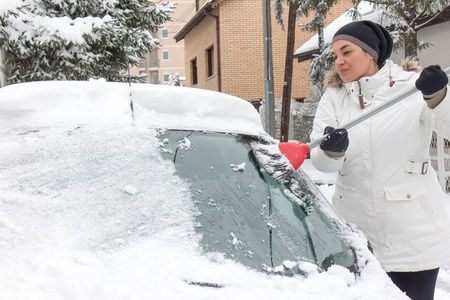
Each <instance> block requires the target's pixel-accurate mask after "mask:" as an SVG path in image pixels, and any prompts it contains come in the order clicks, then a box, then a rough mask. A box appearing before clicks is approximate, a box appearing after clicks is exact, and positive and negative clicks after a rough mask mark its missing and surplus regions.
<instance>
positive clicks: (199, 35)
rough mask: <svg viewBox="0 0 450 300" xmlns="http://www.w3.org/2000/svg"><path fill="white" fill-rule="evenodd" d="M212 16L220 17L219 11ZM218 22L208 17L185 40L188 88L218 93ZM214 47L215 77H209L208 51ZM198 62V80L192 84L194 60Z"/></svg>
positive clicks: (214, 11)
mask: <svg viewBox="0 0 450 300" xmlns="http://www.w3.org/2000/svg"><path fill="white" fill-rule="evenodd" d="M212 14H214V15H218V14H219V13H218V9H215V10H213V11H212ZM216 41H217V39H216V20H215V19H214V18H212V17H206V18H205V19H204V20H203V22H201V23H200V24H199V25H198V26H196V27H195V28H194V29H193V30H192V31H191V32H190V33H189V34H188V35H187V36H186V37H185V39H184V55H185V61H184V64H185V69H186V72H185V74H186V86H194V87H199V88H203V89H208V90H213V91H217V90H218V87H219V84H218V82H219V81H218V76H217V54H218V53H217V49H218V48H217V43H216ZM210 47H214V55H213V56H214V59H213V76H211V77H208V75H207V69H206V67H207V65H206V60H207V58H206V50H207V49H209V48H210ZM194 59H196V60H197V68H198V69H197V80H198V83H197V84H196V85H193V82H192V68H191V63H192V60H194Z"/></svg>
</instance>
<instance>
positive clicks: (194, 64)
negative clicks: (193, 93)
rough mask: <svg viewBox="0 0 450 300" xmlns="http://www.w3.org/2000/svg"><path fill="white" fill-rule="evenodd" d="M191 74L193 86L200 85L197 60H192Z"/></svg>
mask: <svg viewBox="0 0 450 300" xmlns="http://www.w3.org/2000/svg"><path fill="white" fill-rule="evenodd" d="M191 74H192V85H196V84H197V83H198V77H197V58H194V59H193V60H191Z"/></svg>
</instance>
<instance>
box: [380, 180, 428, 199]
mask: <svg viewBox="0 0 450 300" xmlns="http://www.w3.org/2000/svg"><path fill="white" fill-rule="evenodd" d="M384 192H385V194H386V199H387V200H388V201H410V200H414V199H417V198H420V197H422V196H423V195H425V194H426V192H427V189H426V187H425V184H424V183H423V182H421V181H418V182H413V183H411V182H404V183H401V184H397V185H394V186H390V187H386V188H385V189H384Z"/></svg>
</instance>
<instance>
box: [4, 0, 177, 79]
mask: <svg viewBox="0 0 450 300" xmlns="http://www.w3.org/2000/svg"><path fill="white" fill-rule="evenodd" d="M173 7H174V6H173V5H172V4H171V3H164V4H159V3H154V2H152V1H150V0H8V1H1V3H0V24H1V26H0V47H1V48H3V49H4V50H5V52H6V54H7V60H6V64H7V66H8V69H9V70H10V73H11V74H10V77H9V81H10V82H11V83H16V82H24V81H34V80H55V79H60V80H86V79H89V78H91V77H92V78H98V77H103V78H106V79H107V80H109V81H114V80H117V79H118V78H120V77H121V71H123V70H126V69H127V68H128V66H129V65H137V64H138V63H139V61H140V59H141V57H144V55H145V53H147V52H149V51H153V50H154V49H155V48H157V47H158V46H159V45H160V43H159V41H158V40H157V39H156V38H154V37H153V36H152V34H151V32H156V31H157V30H158V28H159V26H160V25H161V24H162V23H164V22H165V21H168V20H170V13H171V12H172V8H173Z"/></svg>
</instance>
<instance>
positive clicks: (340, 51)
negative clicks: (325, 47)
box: [332, 40, 378, 82]
mask: <svg viewBox="0 0 450 300" xmlns="http://www.w3.org/2000/svg"><path fill="white" fill-rule="evenodd" d="M332 55H333V59H334V63H335V66H336V71H337V72H338V73H339V76H340V77H341V79H342V81H344V82H350V81H355V80H359V79H360V78H361V77H364V76H372V75H374V74H375V73H376V72H378V65H377V63H376V62H375V61H374V59H373V57H372V56H371V55H370V54H369V53H367V52H366V51H364V50H363V49H362V48H361V47H359V46H357V45H355V44H353V43H351V42H349V41H345V40H340V41H336V42H334V43H333V53H332Z"/></svg>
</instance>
